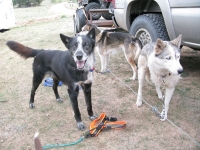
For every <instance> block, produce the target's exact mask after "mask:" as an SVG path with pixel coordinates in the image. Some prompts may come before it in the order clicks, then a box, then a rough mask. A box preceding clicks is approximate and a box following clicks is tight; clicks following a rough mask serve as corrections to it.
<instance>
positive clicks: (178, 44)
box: [171, 34, 182, 48]
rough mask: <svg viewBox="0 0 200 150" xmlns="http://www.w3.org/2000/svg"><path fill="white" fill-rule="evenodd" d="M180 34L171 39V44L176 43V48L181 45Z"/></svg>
mask: <svg viewBox="0 0 200 150" xmlns="http://www.w3.org/2000/svg"><path fill="white" fill-rule="evenodd" d="M181 39H182V35H181V34H180V35H179V36H178V37H177V38H175V39H174V40H172V41H171V43H172V44H174V45H176V46H177V47H178V48H180V46H181Z"/></svg>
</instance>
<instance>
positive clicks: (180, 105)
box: [0, 5, 200, 150]
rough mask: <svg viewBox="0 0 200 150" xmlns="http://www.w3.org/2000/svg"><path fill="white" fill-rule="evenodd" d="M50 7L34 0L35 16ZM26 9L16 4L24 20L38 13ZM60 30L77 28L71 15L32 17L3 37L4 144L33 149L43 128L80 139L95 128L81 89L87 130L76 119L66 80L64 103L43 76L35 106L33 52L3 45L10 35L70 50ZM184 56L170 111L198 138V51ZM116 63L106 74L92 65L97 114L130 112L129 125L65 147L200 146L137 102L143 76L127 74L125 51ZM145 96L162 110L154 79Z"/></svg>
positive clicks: (0, 134)
mask: <svg viewBox="0 0 200 150" xmlns="http://www.w3.org/2000/svg"><path fill="white" fill-rule="evenodd" d="M46 8H47V9H46ZM50 8H51V5H49V6H41V7H40V8H35V10H37V11H35V14H32V15H31V16H33V15H36V13H38V14H42V12H41V13H39V12H40V9H43V11H45V12H47V11H48V10H49V9H50ZM30 10H34V9H32V8H31V9H30ZM23 11H25V12H27V10H26V9H18V10H17V12H18V13H20V15H19V14H18V15H17V16H18V17H19V18H21V20H28V19H30V18H32V17H31V16H29V15H28V14H29V13H23ZM25 15H28V16H25ZM52 15H54V14H52ZM20 16H21V17H20ZM36 16H40V15H36ZM34 17H35V16H34ZM23 18H27V19H23ZM36 18H37V17H36ZM60 33H63V34H65V35H68V36H73V35H74V33H73V17H72V15H71V16H69V17H66V18H61V17H60V18H57V19H56V20H52V21H48V22H38V23H31V24H27V25H26V26H22V27H17V28H14V29H12V30H10V31H8V32H5V33H3V34H2V35H3V36H2V37H1V38H0V49H1V51H0V64H1V65H0V70H1V73H0V85H1V86H0V110H1V111H0V149H1V150H13V149H14V150H33V149H34V144H33V136H34V133H35V132H37V131H39V132H40V139H41V141H42V144H43V145H47V144H56V143H61V144H63V143H70V142H74V141H76V140H78V139H79V138H80V137H81V136H82V135H83V134H84V133H85V132H86V131H87V130H89V125H90V120H89V118H88V115H87V109H86V105H85V101H84V95H83V93H82V91H80V94H79V108H80V111H81V114H82V120H83V122H84V123H85V125H86V126H87V129H86V131H79V130H78V129H77V127H76V123H75V119H74V117H73V112H72V107H71V104H70V100H69V97H68V94H67V87H66V86H63V85H62V86H61V87H59V89H58V90H59V93H60V95H61V96H62V99H63V100H64V102H63V103H62V104H60V103H57V102H56V100H55V96H54V93H53V91H52V88H50V87H45V86H43V85H42V84H41V85H40V87H39V88H38V90H37V92H36V97H35V105H36V108H35V109H29V107H28V102H29V97H30V91H31V84H32V62H33V59H27V60H23V59H22V58H21V57H20V56H18V55H17V54H16V53H14V52H13V51H11V50H9V49H8V47H7V46H6V45H5V43H6V41H8V40H15V41H18V42H20V43H23V44H24V45H26V46H29V47H33V48H38V49H55V50H57V49H61V50H66V48H65V46H64V45H63V43H62V42H61V40H60V37H59V34H60ZM181 64H182V65H183V68H184V73H183V74H182V80H181V81H180V82H179V83H178V85H177V87H176V89H175V92H174V95H173V97H172V100H171V102H170V108H169V114H168V119H169V120H171V121H172V122H173V123H175V124H176V125H177V126H178V127H179V128H181V129H182V130H183V131H185V132H186V133H187V134H188V135H190V136H191V137H192V138H193V139H194V140H196V141H197V142H199V143H200V68H199V64H200V52H197V51H195V52H187V53H186V52H183V53H182V57H181ZM96 68H98V69H100V60H99V56H98V54H96ZM110 69H111V71H112V73H113V74H114V75H116V77H115V76H113V74H111V73H108V74H104V75H100V74H97V73H94V83H93V86H92V100H93V101H92V102H93V110H94V113H95V114H97V115H99V114H100V113H102V112H105V113H106V114H107V115H108V116H110V117H111V116H113V117H117V119H118V120H124V121H126V122H127V127H126V128H125V129H123V130H108V131H102V132H101V133H100V134H99V136H98V137H94V138H89V139H84V140H83V141H82V142H81V143H79V144H76V145H74V146H71V147H64V148H60V150H64V149H69V150H74V149H78V150H85V149H87V150H90V149H91V150H94V149H99V150H101V149H104V150H107V149H109V150H116V149H131V150H132V149H134V150H141V149H148V150H149V149H154V150H160V149H170V150H172V149H173V150H180V149H181V150H198V149H199V147H197V144H196V143H194V142H193V141H192V140H191V139H189V138H188V137H187V136H186V135H185V134H183V132H181V131H180V130H179V129H177V128H176V127H174V126H173V125H171V124H170V123H169V122H167V121H166V122H161V121H160V120H159V118H158V117H157V116H156V115H155V113H153V112H152V111H151V108H150V107H149V106H148V105H147V104H144V105H142V107H137V106H136V104H135V102H136V94H135V93H134V92H136V93H137V90H138V81H137V80H136V81H130V80H129V78H130V77H131V76H132V70H131V67H130V66H129V65H128V63H127V62H126V59H125V57H124V54H123V52H119V53H117V54H115V55H112V56H111V59H110ZM47 77H48V76H47ZM119 79H120V80H121V81H123V83H122V82H121V81H119ZM124 83H125V84H126V85H128V86H129V87H131V88H132V90H133V91H134V92H133V91H131V90H130V89H128V88H127V87H126V86H125V85H124ZM144 98H145V99H146V101H147V102H148V103H149V104H151V105H152V106H156V107H158V110H159V111H160V110H161V108H162V102H161V101H160V100H159V99H158V98H157V95H156V91H155V87H154V86H152V85H149V84H147V83H145V85H144Z"/></svg>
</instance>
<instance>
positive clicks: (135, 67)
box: [125, 54, 137, 80]
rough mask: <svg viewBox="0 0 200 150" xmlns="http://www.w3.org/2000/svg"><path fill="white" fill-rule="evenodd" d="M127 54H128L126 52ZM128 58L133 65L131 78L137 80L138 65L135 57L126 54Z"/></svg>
mask: <svg viewBox="0 0 200 150" xmlns="http://www.w3.org/2000/svg"><path fill="white" fill-rule="evenodd" d="M125 56H126V54H125ZM126 60H127V61H128V63H129V64H130V65H131V68H132V70H133V76H132V77H131V78H130V80H135V79H136V76H137V66H136V64H135V61H134V58H133V57H132V56H126Z"/></svg>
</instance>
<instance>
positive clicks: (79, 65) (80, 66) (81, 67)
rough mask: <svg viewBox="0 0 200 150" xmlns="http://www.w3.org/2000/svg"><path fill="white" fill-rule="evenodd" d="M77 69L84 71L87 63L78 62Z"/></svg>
mask: <svg viewBox="0 0 200 150" xmlns="http://www.w3.org/2000/svg"><path fill="white" fill-rule="evenodd" d="M76 64H77V67H78V68H79V69H83V67H84V65H85V62H84V61H77V63H76Z"/></svg>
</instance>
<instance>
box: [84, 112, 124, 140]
mask: <svg viewBox="0 0 200 150" xmlns="http://www.w3.org/2000/svg"><path fill="white" fill-rule="evenodd" d="M125 127H126V122H124V121H117V118H114V117H110V118H109V117H107V116H106V114H105V113H102V114H101V115H100V116H99V118H97V119H95V120H93V121H92V122H91V124H90V131H89V132H88V133H87V135H86V137H89V136H91V137H95V136H98V134H99V133H100V131H102V130H109V129H118V130H119V129H123V128H125Z"/></svg>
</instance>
